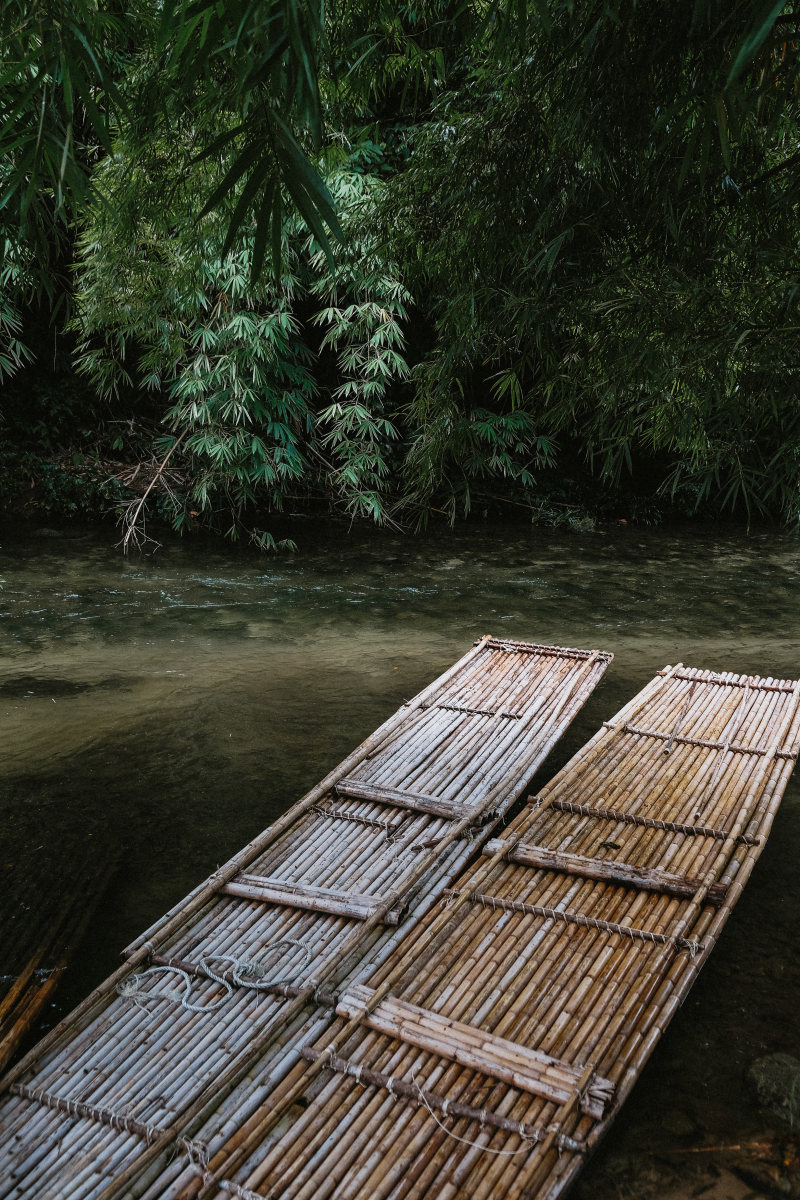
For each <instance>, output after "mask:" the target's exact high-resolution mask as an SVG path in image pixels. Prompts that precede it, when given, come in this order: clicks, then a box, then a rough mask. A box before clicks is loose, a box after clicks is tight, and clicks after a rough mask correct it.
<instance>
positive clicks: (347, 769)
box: [0, 637, 611, 1200]
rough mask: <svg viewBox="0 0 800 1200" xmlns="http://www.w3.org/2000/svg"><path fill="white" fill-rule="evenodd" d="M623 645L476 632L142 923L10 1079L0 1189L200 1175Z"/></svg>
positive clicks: (419, 913)
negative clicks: (207, 1134) (593, 646)
mask: <svg viewBox="0 0 800 1200" xmlns="http://www.w3.org/2000/svg"><path fill="white" fill-rule="evenodd" d="M610 658H611V655H609V654H606V653H603V652H600V651H587V650H570V649H565V648H562V647H554V646H538V645H534V644H530V643H509V642H500V641H497V640H495V639H493V638H490V637H485V638H482V639H480V640H479V641H478V642H477V643H476V644H475V645H474V646H473V648H472V649H471V650H470V651H469V652H468V653H467V654H466V655H465V656H464V657H463V658H462V659H460V660H459V662H457V663H456V664H454V666H452V667H451V668H450V669H449V670H448V671H446V672H445V673H444V674H443V675H442V676H440V678H439V679H437V680H435V681H434V682H433V683H432V684H431V685H430V686H428V687H427V688H425V689H424V690H423V691H422V692H420V694H419V695H418V696H416V697H415V698H414V699H413V700H411V701H409V702H407V703H406V704H404V705H403V706H402V707H401V709H400V710H399V711H398V712H397V713H395V714H394V716H392V717H390V718H389V719H388V720H387V721H386V722H384V724H383V725H382V726H381V727H380V728H379V729H378V730H376V732H375V733H374V734H372V735H371V736H370V737H369V738H367V740H366V741H365V742H364V743H363V744H362V745H361V746H359V747H358V748H357V749H356V750H355V751H354V752H353V753H352V754H351V755H349V756H348V757H347V758H346V759H345V760H344V761H343V762H342V763H341V764H340V765H339V766H338V767H337V768H335V769H334V770H333V771H331V772H330V774H329V775H327V776H326V778H325V779H323V780H322V781H321V783H320V784H318V785H317V786H316V787H315V788H313V789H312V790H311V791H310V792H309V793H308V794H307V795H306V796H305V797H304V798H303V799H302V800H300V801H299V802H298V803H297V804H295V805H294V806H293V807H292V808H290V809H289V811H288V812H287V813H286V814H285V815H284V816H283V817H281V818H280V819H279V820H278V821H276V822H275V823H274V824H273V825H272V826H270V827H269V828H268V829H266V830H265V831H264V832H263V833H262V834H260V835H259V836H258V837H256V838H255V839H254V840H253V841H252V842H250V843H249V845H247V846H245V847H244V848H243V849H242V850H241V851H240V852H239V853H238V854H237V855H235V856H234V858H232V859H231V860H230V862H228V863H226V864H225V865H224V866H222V867H220V868H219V869H218V870H216V871H215V872H214V874H213V875H211V876H210V877H209V878H208V879H207V880H206V881H205V882H204V883H202V884H200V885H199V886H198V887H197V888H196V889H195V891H194V892H192V893H191V894H190V895H189V896H187V897H186V898H185V899H184V900H183V901H181V902H180V903H178V904H176V905H175V906H174V907H173V908H172V909H170V911H169V912H168V913H167V914H165V916H164V917H163V918H162V919H160V920H159V921H158V922H156V923H155V924H154V925H153V926H151V928H150V929H148V930H147V931H145V933H144V934H142V935H141V936H140V937H139V938H137V939H136V940H135V941H134V942H133V943H132V944H131V945H130V946H129V947H127V948H126V951H125V952H124V954H125V957H126V962H125V963H124V965H123V966H122V967H120V969H119V970H118V971H117V972H115V974H114V975H112V976H111V977H110V978H109V979H108V980H106V981H105V983H103V984H102V985H101V986H100V987H99V988H97V989H96V990H95V991H94V992H93V993H92V994H91V995H90V996H89V997H87V999H86V1000H85V1001H84V1002H83V1003H82V1004H80V1005H79V1006H78V1008H77V1009H75V1010H74V1012H72V1013H71V1014H69V1015H68V1016H67V1017H66V1018H65V1020H64V1021H63V1022H62V1023H61V1024H60V1025H59V1026H57V1027H56V1029H54V1030H53V1031H51V1032H50V1033H49V1034H47V1035H46V1036H45V1037H44V1039H43V1040H42V1041H41V1042H40V1043H39V1044H38V1045H37V1046H36V1047H34V1048H33V1050H31V1051H30V1052H29V1053H28V1054H27V1055H26V1056H25V1057H24V1058H23V1059H22V1060H21V1061H20V1062H19V1063H18V1064H17V1065H16V1066H15V1067H14V1068H12V1070H11V1071H10V1072H9V1073H8V1074H7V1075H6V1077H5V1079H4V1080H3V1081H1V1082H0V1091H1V1092H2V1093H3V1094H2V1096H0V1200H9V1198H10V1197H12V1196H17V1195H18V1194H21V1193H22V1192H25V1193H26V1194H31V1195H44V1194H48V1195H58V1196H59V1200H111V1198H112V1197H122V1196H125V1197H132V1196H137V1197H139V1196H142V1197H144V1196H145V1195H150V1196H153V1197H155V1196H161V1195H163V1196H165V1197H166V1196H167V1195H169V1196H174V1195H176V1194H177V1193H176V1191H175V1188H176V1186H177V1187H178V1190H180V1187H181V1186H182V1185H181V1184H180V1183H178V1184H176V1180H178V1179H179V1177H180V1176H181V1175H182V1173H184V1172H185V1173H187V1180H188V1181H189V1187H190V1191H192V1193H193V1194H196V1193H197V1191H198V1189H199V1188H202V1187H204V1186H205V1185H204V1184H203V1172H204V1171H205V1167H204V1166H203V1165H202V1164H203V1163H204V1162H205V1159H206V1155H207V1153H208V1152H210V1147H209V1149H207V1148H206V1143H205V1142H204V1141H203V1139H202V1138H198V1136H197V1134H198V1130H199V1129H200V1128H201V1127H205V1126H206V1124H207V1123H209V1122H210V1123H211V1124H212V1125H213V1126H214V1127H215V1129H216V1130H217V1134H218V1135H219V1133H220V1132H221V1131H222V1130H226V1131H231V1130H235V1128H236V1127H237V1125H238V1123H239V1122H240V1121H241V1120H242V1119H244V1112H245V1110H247V1111H249V1110H251V1109H252V1107H253V1105H256V1106H257V1105H258V1104H259V1103H260V1102H261V1101H262V1100H263V1099H264V1098H265V1097H266V1096H267V1095H269V1093H270V1092H271V1090H272V1089H273V1088H274V1087H276V1086H278V1085H279V1083H280V1081H281V1079H282V1078H283V1077H284V1076H285V1075H286V1073H287V1072H288V1071H289V1070H290V1069H291V1068H292V1067H293V1066H294V1064H296V1063H297V1062H298V1061H301V1058H300V1056H301V1053H302V1050H303V1046H304V1044H305V1043H306V1042H307V1041H308V1039H309V1038H311V1039H312V1040H313V1039H315V1038H316V1037H317V1036H318V1035H319V1034H321V1032H322V1031H323V1030H324V1029H325V1028H328V1027H329V1026H330V1025H331V1023H332V1022H333V1021H335V1020H337V1019H338V1018H336V1017H335V1014H334V1012H333V1009H332V1007H327V1008H326V1007H325V1005H326V1004H328V1005H332V1004H333V1003H335V995H334V993H335V992H336V991H338V990H339V989H341V988H342V987H345V988H346V987H347V986H349V985H350V984H351V983H352V982H354V981H355V980H356V977H357V976H358V974H359V973H360V972H361V973H364V972H369V971H372V970H375V969H376V968H377V967H378V966H379V965H380V964H381V963H382V962H384V961H385V960H387V959H388V958H389V957H391V955H392V954H393V953H394V952H395V951H396V950H397V949H398V948H399V947H400V946H401V945H402V944H403V943H404V942H405V941H406V940H407V939H408V935H409V931H411V930H413V929H415V928H416V927H418V925H419V923H420V921H422V920H423V918H424V916H425V914H426V913H427V912H429V911H430V909H431V908H432V907H433V906H434V905H435V904H436V902H437V901H438V899H439V898H440V897H441V896H442V895H443V894H444V889H445V888H446V887H448V886H449V885H450V884H451V883H452V882H453V881H454V880H455V879H456V877H457V876H458V874H459V873H460V872H461V871H462V870H463V868H464V866H465V865H466V863H467V862H468V861H469V860H470V858H472V857H474V855H475V854H476V853H477V851H478V850H479V848H480V846H481V844H482V842H483V841H484V840H485V839H486V838H487V837H489V836H491V833H492V831H493V829H494V827H495V826H496V825H497V823H498V821H499V820H501V819H502V817H503V816H504V814H506V813H507V812H508V809H509V808H510V806H511V805H512V804H513V803H514V802H515V801H516V800H517V799H519V798H520V797H521V796H522V794H523V793H524V788H525V785H526V783H527V782H528V780H529V779H530V778H531V777H532V776H533V774H534V773H535V771H536V770H537V768H538V767H539V765H540V764H541V762H542V761H543V760H544V758H545V756H546V755H547V753H548V752H549V750H550V749H551V748H552V746H553V745H554V744H555V742H556V741H557V740H558V738H559V737H560V736H561V734H562V733H563V732H564V730H565V729H566V728H567V726H568V725H569V723H570V721H571V720H572V719H573V717H574V716H575V714H576V713H577V712H578V711H579V710H580V708H581V707H582V705H583V704H584V703H585V701H586V699H587V698H588V697H589V695H590V694H591V692H592V690H593V689H594V687H595V686H596V685H597V683H598V682H599V680H600V678H601V677H602V675H603V673H604V671H605V669H606V667H607V665H608V662H609V660H610ZM498 717H500V718H502V719H498ZM509 717H513V718H514V719H506V718H509ZM348 789H350V790H349V793H348ZM357 789H361V790H360V792H358V790H357ZM426 804H427V808H426V807H425V805H426ZM437 809H438V811H437ZM393 921H397V922H399V923H398V924H397V925H393V924H392V922H393ZM302 1061H305V1060H302ZM254 1072H255V1074H254ZM243 1098H244V1100H243ZM242 1103H244V1109H243V1108H242ZM509 1128H511V1126H509ZM201 1143H202V1144H201ZM59 1148H60V1149H59ZM198 1170H199V1171H200V1174H199V1175H198Z"/></svg>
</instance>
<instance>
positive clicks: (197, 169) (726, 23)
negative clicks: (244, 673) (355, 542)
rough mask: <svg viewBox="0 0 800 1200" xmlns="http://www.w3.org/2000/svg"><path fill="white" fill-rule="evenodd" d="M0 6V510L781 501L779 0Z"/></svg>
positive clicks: (191, 522)
mask: <svg viewBox="0 0 800 1200" xmlns="http://www.w3.org/2000/svg"><path fill="white" fill-rule="evenodd" d="M0 14H1V16H0V22H1V26H0V47H1V51H0V117H2V134H1V135H0V189H1V190H2V207H0V244H2V247H3V262H2V269H1V270H0V387H1V388H2V393H1V394H0V506H2V508H4V509H5V510H6V511H7V512H8V511H11V512H18V513H22V514H26V515H36V516H37V517H41V516H47V517H48V518H52V519H58V518H66V517H69V516H71V515H76V514H80V515H100V514H103V513H114V514H116V515H117V516H119V515H120V513H127V531H128V533H129V534H131V536H132V537H133V538H134V539H136V538H137V537H141V536H142V533H143V530H145V529H146V528H147V522H148V521H151V522H152V520H153V519H154V518H155V519H158V520H161V521H167V522H169V523H171V524H172V525H173V526H175V527H176V528H178V529H188V528H200V527H209V528H212V529H215V530H218V531H220V532H224V533H228V534H229V535H230V536H235V537H242V536H244V537H248V538H250V539H252V540H253V541H254V542H255V544H257V545H259V546H262V547H264V548H270V547H272V546H273V545H274V539H273V537H272V535H271V533H270V531H269V530H270V516H271V514H274V513H275V512H278V511H281V510H285V509H287V508H288V509H290V510H291V509H294V508H297V507H300V506H308V505H312V506H313V505H319V504H323V505H325V506H328V507H332V508H333V509H334V510H337V511H341V512H343V513H346V514H348V515H349V516H351V517H366V518H370V519H374V520H377V521H379V522H384V521H395V522H399V523H401V524H403V525H404V526H408V527H413V526H416V525H419V524H421V523H424V522H425V521H426V520H427V519H428V518H429V516H430V514H431V513H435V514H444V515H446V516H447V517H448V518H450V519H451V520H452V519H456V518H457V517H460V516H462V515H466V514H468V513H469V512H470V511H471V510H472V509H478V510H480V511H483V510H485V509H486V508H487V507H495V508H496V509H498V510H500V511H509V512H511V511H515V512H519V513H524V512H525V511H527V512H529V513H530V514H531V515H532V517H533V519H534V520H537V519H538V520H543V521H547V522H549V523H573V524H575V523H577V524H580V523H581V522H585V521H586V520H588V519H590V516H591V514H594V515H598V514H599V515H601V516H625V517H627V518H629V519H631V518H632V519H634V520H636V519H638V520H646V521H651V520H656V519H658V518H659V517H660V516H661V515H663V514H664V513H667V512H679V513H685V514H689V513H694V512H701V513H703V514H704V515H709V514H711V515H713V514H716V513H719V512H723V511H726V510H729V511H732V512H733V513H734V514H735V515H737V516H739V517H741V519H742V520H743V521H749V520H750V519H751V518H752V517H753V516H754V515H756V514H760V515H766V516H769V517H772V518H776V519H777V518H779V519H783V520H788V521H795V520H796V519H797V516H798V514H799V513H800V408H799V407H798V400H797V390H798V381H799V379H800V374H799V371H798V368H799V367H800V351H799V347H800V342H798V336H797V335H798V331H799V330H800V318H799V315H798V299H799V298H800V294H799V293H798V282H799V281H800V232H799V230H798V185H799V183H800V134H798V129H800V122H799V121H798V117H799V116H800V96H799V95H798V86H799V83H800V61H799V59H798V55H799V54H800V40H798V39H800V33H798V29H797V18H796V16H795V6H794V5H793V4H766V5H765V4H764V3H755V2H753V0H749V2H742V3H722V0H692V2H691V3H688V2H687V3H682V2H679V3H676V4H671V5H644V4H641V3H636V2H635V0H627V2H624V0H611V2H610V3H603V2H601V0H597V2H596V3H594V2H590V3H587V4H580V5H578V4H574V3H572V2H571V0H553V2H549V3H548V2H547V0H530V2H528V3H526V2H525V0H521V2H512V0H496V2H495V0H487V2H485V3H469V2H464V3H459V2H458V0H441V2H436V3H434V2H428V0H423V3H421V4H404V5H399V6H398V5H394V4H385V3H382V2H380V0H376V2H370V0H365V2H356V3H352V4H351V3H337V4H334V5H332V6H330V7H327V8H326V9H325V15H324V17H323V10H322V9H321V7H320V6H319V5H317V4H316V3H313V2H305V3H302V2H298V0H267V2H265V3H257V2H256V0H232V2H231V3H227V4H226V5H224V6H219V7H218V6H217V5H215V4H213V3H208V2H205V0H195V2H193V3H189V2H188V0H183V2H175V0H170V2H166V3H164V4H163V5H162V6H161V7H157V6H154V5H152V4H150V3H147V2H146V0H134V2H133V3H131V4H128V5H126V6H124V7H122V6H115V5H111V6H103V8H102V10H101V9H100V7H99V6H98V4H97V3H96V0H62V2H53V0H50V2H37V3H34V4H30V3H23V2H22V0H2V4H0Z"/></svg>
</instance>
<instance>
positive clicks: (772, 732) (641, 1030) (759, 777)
mask: <svg viewBox="0 0 800 1200" xmlns="http://www.w3.org/2000/svg"><path fill="white" fill-rule="evenodd" d="M632 728H633V729H634V730H636V729H641V730H644V731H645V732H644V733H642V734H637V733H632V731H631V730H632ZM650 730H659V731H665V733H666V737H665V738H661V737H659V738H653V737H652V736H650V734H649V732H647V731H650ZM678 731H680V736H675V734H676V733H677V732H678ZM670 739H671V740H670ZM665 744H666V745H667V747H668V753H665ZM799 746H800V681H792V680H777V679H771V678H767V679H761V678H759V677H756V676H739V675H735V674H731V675H721V674H718V673H711V672H704V671H701V670H693V669H690V668H685V667H683V665H682V664H679V666H678V667H677V668H665V669H664V671H662V672H659V674H658V675H657V676H656V678H655V679H654V680H653V681H652V682H651V683H650V684H649V685H648V686H647V687H645V688H644V689H643V691H642V692H640V693H639V695H638V696H636V697H634V698H633V699H632V700H631V701H630V703H629V704H627V705H626V706H625V707H624V708H623V710H622V712H621V713H620V714H618V716H617V717H616V718H615V719H614V720H613V721H611V722H608V723H607V724H605V725H604V726H603V727H601V729H600V730H599V731H598V733H597V734H596V735H595V736H594V737H593V738H592V739H591V740H590V741H589V742H588V743H587V744H586V745H585V746H584V747H583V748H582V749H581V750H580V751H579V752H578V753H577V754H576V755H575V756H574V757H573V758H572V759H571V761H570V762H569V763H567V765H566V766H565V767H564V768H563V769H562V770H561V771H559V773H558V774H557V775H556V776H555V777H554V778H553V779H552V781H551V782H550V783H549V784H548V785H547V786H546V787H544V788H543V789H542V790H541V791H540V793H539V795H538V796H535V797H531V798H530V799H529V800H528V802H527V803H526V804H525V806H524V807H523V809H522V811H521V812H520V813H519V814H518V815H517V816H516V817H515V818H514V820H512V821H511V822H510V823H509V824H508V826H507V827H506V828H505V829H504V831H503V837H502V840H498V841H496V842H495V843H491V842H489V843H488V844H487V845H486V846H485V852H484V853H483V854H480V855H479V856H478V857H477V859H476V860H475V861H474V862H472V863H471V864H470V865H468V866H467V867H466V868H465V869H464V871H462V873H461V874H460V876H459V877H458V879H457V880H456V881H455V885H454V886H453V887H452V888H445V889H443V891H442V893H441V896H442V902H441V903H440V904H438V905H436V906H435V908H433V909H431V910H430V911H429V912H427V913H426V914H425V916H424V917H423V918H422V920H421V921H420V923H419V924H418V926H417V928H416V930H415V933H414V937H413V939H407V940H405V941H404V942H402V943H398V944H397V945H396V947H393V949H392V950H391V952H390V953H389V954H388V955H386V956H385V957H384V958H383V959H382V960H381V961H379V962H376V963H375V964H374V966H373V967H372V969H370V970H366V969H364V970H362V971H361V973H360V974H359V975H358V976H357V977H356V978H355V979H354V980H353V982H352V983H351V984H350V985H349V988H348V990H347V991H346V992H345V993H344V994H343V995H341V996H340V998H339V1002H338V1006H337V1008H336V1015H335V1018H334V1019H333V1020H332V1021H331V1022H330V1023H329V1024H328V1025H326V1026H325V1027H324V1029H322V1031H321V1032H320V1033H318V1034H316V1035H314V1034H313V1033H308V1034H306V1033H305V1032H298V1034H297V1044H298V1049H299V1055H298V1058H297V1060H296V1061H295V1062H294V1064H293V1065H292V1066H291V1068H290V1069H289V1070H288V1071H287V1073H286V1074H285V1076H284V1077H283V1078H282V1079H281V1080H280V1081H278V1082H277V1083H276V1084H275V1085H274V1086H272V1087H270V1088H269V1089H268V1090H265V1092H264V1094H263V1095H262V1096H261V1097H260V1098H257V1099H253V1098H252V1097H251V1098H250V1099H249V1101H248V1098H247V1095H246V1091H245V1089H244V1088H243V1087H240V1088H239V1089H238V1090H237V1092H236V1093H235V1094H231V1096H230V1097H229V1100H228V1101H227V1103H226V1106H225V1109H224V1114H223V1112H222V1110H220V1112H219V1113H216V1114H214V1115H212V1116H210V1117H209V1118H208V1119H207V1120H205V1121H201V1122H199V1123H198V1126H197V1136H198V1137H199V1138H200V1139H201V1140H202V1141H203V1142H204V1144H205V1145H206V1146H207V1147H208V1154H207V1159H206V1161H205V1163H204V1165H203V1167H202V1169H201V1168H200V1167H198V1165H197V1164H196V1163H191V1162H190V1163H188V1164H185V1165H184V1167H183V1169H182V1170H180V1169H176V1171H175V1173H174V1174H173V1175H172V1176H167V1175H162V1176H161V1177H160V1178H158V1179H154V1180H153V1183H152V1187H151V1190H150V1191H148V1192H147V1193H146V1194H145V1200H156V1197H159V1196H161V1195H162V1192H161V1191H160V1190H159V1189H163V1187H164V1185H165V1182H166V1180H167V1178H170V1180H171V1182H172V1186H173V1190H172V1191H171V1192H170V1198H171V1200H189V1198H190V1197H194V1196H198V1195H199V1196H201V1197H202V1198H203V1200H223V1198H224V1196H225V1195H226V1194H231V1192H232V1191H233V1192H235V1193H236V1194H238V1195H245V1196H247V1197H266V1196H269V1197H270V1198H271V1200H317V1198H319V1200H326V1198H327V1200H334V1198H335V1200H361V1198H363V1197H366V1196H369V1197H370V1198H371V1200H372V1198H375V1200H400V1198H401V1197H402V1198H403V1200H425V1198H428V1200H429V1198H430V1197H434V1196H435V1197H440V1196H446V1197H447V1198H448V1200H467V1198H468V1197H469V1200H495V1198H496V1197H498V1196H502V1197H503V1198H504V1200H523V1198H525V1200H556V1198H557V1197H560V1196H562V1195H563V1194H564V1192H565V1190H566V1189H567V1188H568V1186H569V1184H570V1182H571V1180H573V1179H574V1177H575V1175H576V1174H577V1172H578V1171H580V1169H581V1166H582V1164H583V1162H584V1161H585V1158H586V1154H587V1152H588V1151H590V1150H591V1149H592V1148H593V1147H594V1146H595V1145H596V1144H597V1141H598V1140H599V1139H600V1138H601V1137H602V1135H603V1133H604V1132H605V1130H606V1129H607V1128H608V1126H609V1124H610V1122H611V1121H612V1120H613V1119H614V1117H615V1116H616V1114H617V1113H618V1112H619V1110H620V1108H621V1106H622V1104H623V1103H624V1100H625V1099H626V1097H627V1095H628V1094H629V1092H630V1090H631V1088H632V1086H633V1084H634V1082H635V1080H636V1078H637V1077H638V1075H639V1073H640V1072H641V1070H642V1067H643V1066H644V1064H645V1062H646V1061H647V1059H648V1057H649V1056H650V1054H651V1053H652V1051H653V1048H654V1047H655V1045H656V1044H657V1042H658V1041H659V1039H660V1037H661V1036H662V1034H663V1032H664V1030H665V1029H666V1028H667V1026H668V1024H669V1021H670V1019H671V1018H672V1016H673V1015H674V1013H675V1012H676V1010H677V1008H678V1007H679V1005H680V1003H681V1002H682V1000H683V998H684V997H685V996H686V994H687V992H688V989H689V988H690V986H691V984H692V982H693V981H694V979H695V978H696V977H697V974H698V971H699V970H700V969H701V967H702V965H703V963H704V962H705V960H706V958H707V957H708V955H709V954H710V953H711V950H712V949H713V946H714V944H715V943H716V940H717V938H718V937H719V935H720V932H721V930H722V928H723V925H724V923H725V921H726V919H727V917H728V915H729V913H730V911H731V909H732V908H733V905H734V904H735V902H736V900H737V899H738V897H739V895H740V893H741V891H742V888H743V887H744V885H745V883H746V881H747V879H748V877H749V875H750V873H751V871H752V869H753V866H754V863H755V861H756V859H757V857H758V855H759V854H760V853H761V851H762V849H763V846H764V844H765V841H766V839H767V835H768V834H769V831H770V827H771V824H772V821H773V818H774V815H775V812H776V810H777V807H778V805H779V803H780V799H781V796H782V794H783V792H784V789H785V787H786V783H787V781H788V778H789V775H790V773H791V770H792V765H793V762H794V759H795V757H796V754H797V750H798V747H799ZM753 748H755V749H758V750H759V751H763V752H759V753H747V752H746V751H747V750H750V749H753ZM743 749H744V750H745V752H743ZM609 855H613V859H614V862H613V863H611V864H610V865H611V867H612V870H613V871H616V872H618V873H622V874H624V875H625V877H624V878H619V877H615V876H614V875H612V877H610V878H606V877H605V876H603V877H601V878H596V877H594V876H593V875H592V874H591V871H590V867H591V866H592V865H593V864H597V863H600V862H602V861H603V860H604V858H607V857H608V856H609ZM542 856H543V857H542ZM548 856H549V857H548ZM526 860H527V861H526ZM545 860H546V861H545ZM637 872H640V873H641V878H639V879H638V881H637V878H636V873H637ZM676 879H678V880H681V881H686V880H689V881H690V887H689V889H688V891H687V890H684V891H683V892H681V893H680V894H674V892H675V890H676V889H675V888H673V889H670V888H667V887H663V886H661V885H663V884H664V882H665V880H666V882H669V883H674V882H675V880H676ZM654 882H658V883H659V886H658V887H657V888H655V889H654V888H653V887H651V886H649V885H650V884H652V883H654ZM676 888H677V885H676ZM539 1056H542V1057H541V1059H540V1057H539ZM544 1060H546V1061H547V1062H549V1063H551V1064H553V1068H552V1069H553V1070H556V1071H558V1072H560V1080H561V1083H562V1084H563V1086H560V1087H553V1088H547V1087H545V1086H543V1085H542V1082H541V1077H539V1078H537V1076H536V1068H535V1067H534V1064H538V1063H539V1062H540V1061H544ZM523 1064H525V1065H524V1066H523ZM514 1068H519V1071H520V1074H519V1076H517V1077H515V1076H514V1074H513V1070H514ZM567 1073H568V1074H567ZM598 1087H599V1088H600V1091H601V1095H599V1096H598V1095H597V1094H596V1091H597V1088H598ZM593 1088H594V1089H595V1095H594V1096H593V1094H592V1089H593Z"/></svg>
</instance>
